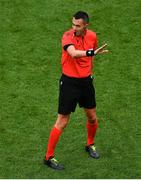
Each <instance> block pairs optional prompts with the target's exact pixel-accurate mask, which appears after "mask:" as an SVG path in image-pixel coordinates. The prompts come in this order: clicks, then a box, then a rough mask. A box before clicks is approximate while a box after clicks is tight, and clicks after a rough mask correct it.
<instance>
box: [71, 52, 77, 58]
mask: <svg viewBox="0 0 141 180" xmlns="http://www.w3.org/2000/svg"><path fill="white" fill-rule="evenodd" d="M70 56H71V57H72V58H73V59H75V58H77V53H76V52H75V51H74V52H72V53H71V54H70Z"/></svg>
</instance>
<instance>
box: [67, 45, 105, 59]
mask: <svg viewBox="0 0 141 180" xmlns="http://www.w3.org/2000/svg"><path fill="white" fill-rule="evenodd" d="M106 46H107V44H104V45H103V46H101V47H100V48H98V49H96V50H93V49H89V50H87V51H81V50H76V49H75V47H74V45H70V46H69V47H68V48H67V52H68V53H69V55H70V56H71V57H72V58H79V57H85V56H94V55H97V54H105V53H108V50H107V49H105V47H106Z"/></svg>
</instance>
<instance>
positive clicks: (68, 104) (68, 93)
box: [58, 77, 79, 115]
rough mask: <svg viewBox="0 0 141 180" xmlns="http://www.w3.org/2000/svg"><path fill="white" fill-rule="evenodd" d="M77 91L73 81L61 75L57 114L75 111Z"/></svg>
mask: <svg viewBox="0 0 141 180" xmlns="http://www.w3.org/2000/svg"><path fill="white" fill-rule="evenodd" d="M78 96H79V91H78V89H77V87H76V86H75V82H74V81H73V80H71V79H69V78H66V77H61V79H60V86H59V106H58V113H59V114H64V115H66V114H70V113H71V112H74V111H75V108H76V105H77V102H78V98H79V97H78Z"/></svg>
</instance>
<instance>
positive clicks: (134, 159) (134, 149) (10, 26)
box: [0, 0, 141, 179]
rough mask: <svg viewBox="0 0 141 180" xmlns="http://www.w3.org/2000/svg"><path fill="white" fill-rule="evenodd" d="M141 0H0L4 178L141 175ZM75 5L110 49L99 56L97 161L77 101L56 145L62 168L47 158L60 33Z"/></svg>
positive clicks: (0, 162)
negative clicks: (88, 147) (48, 162)
mask: <svg viewBox="0 0 141 180" xmlns="http://www.w3.org/2000/svg"><path fill="white" fill-rule="evenodd" d="M140 8H141V1H140V0H136V1H132V0H127V1H124V0H118V1H114V0H108V1H106V0H94V1H93V0H87V1H86V0H81V1H72V0H67V1H65V0H62V1H59V0H51V1H47V0H44V1H43V0H23V1H20V0H0V25H1V26H0V178H47V179H48V178H62V179H63V178H86V179H87V178H91V179H94V178H113V179H114V178H127V179H128V178H141V170H140V169H141V151H140V146H141V142H140V138H141V133H140V131H141V126H140V118H141V113H140V106H141V101H140V99H141V93H140V92H141V86H140V83H141V67H140V62H141V60H140V56H141V50H140V42H141V28H140V19H141V11H140ZM77 10H84V11H87V12H88V13H89V14H90V18H91V22H90V28H91V29H93V30H94V31H96V32H97V36H98V39H99V45H101V44H102V43H103V42H107V43H108V48H109V50H110V53H109V54H108V55H104V56H97V57H96V58H95V76H96V80H95V87H96V97H97V115H98V117H99V130H98V132H97V137H96V144H97V146H98V149H99V150H100V153H101V159H99V160H98V161H96V160H92V159H90V158H88V155H87V154H86V153H85V152H84V145H85V140H86V130H85V116H84V113H83V111H82V109H79V108H77V110H76V112H75V113H74V114H72V116H71V120H70V124H69V125H68V127H67V129H65V131H64V133H63V134H62V137H61V140H60V142H59V144H58V145H57V148H56V156H57V158H58V159H59V160H60V161H61V162H62V163H64V164H65V167H66V169H65V170H64V171H62V172H58V171H53V170H51V169H49V168H47V167H45V166H44V165H43V164H42V159H43V158H44V155H45V150H46V143H47V139H48V136H49V132H50V130H51V127H52V125H53V123H54V121H55V119H56V116H57V99H58V80H59V77H60V74H61V65H60V58H61V43H60V41H61V36H62V33H63V32H64V31H66V30H67V29H68V28H70V27H71V16H72V14H73V13H74V12H75V11H77Z"/></svg>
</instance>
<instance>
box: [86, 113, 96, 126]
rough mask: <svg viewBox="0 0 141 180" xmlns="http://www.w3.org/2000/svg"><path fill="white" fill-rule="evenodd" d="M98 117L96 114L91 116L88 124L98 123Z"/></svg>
mask: <svg viewBox="0 0 141 180" xmlns="http://www.w3.org/2000/svg"><path fill="white" fill-rule="evenodd" d="M97 121H98V120H97V116H96V114H92V115H90V116H88V122H89V123H91V124H95V123H97Z"/></svg>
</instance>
